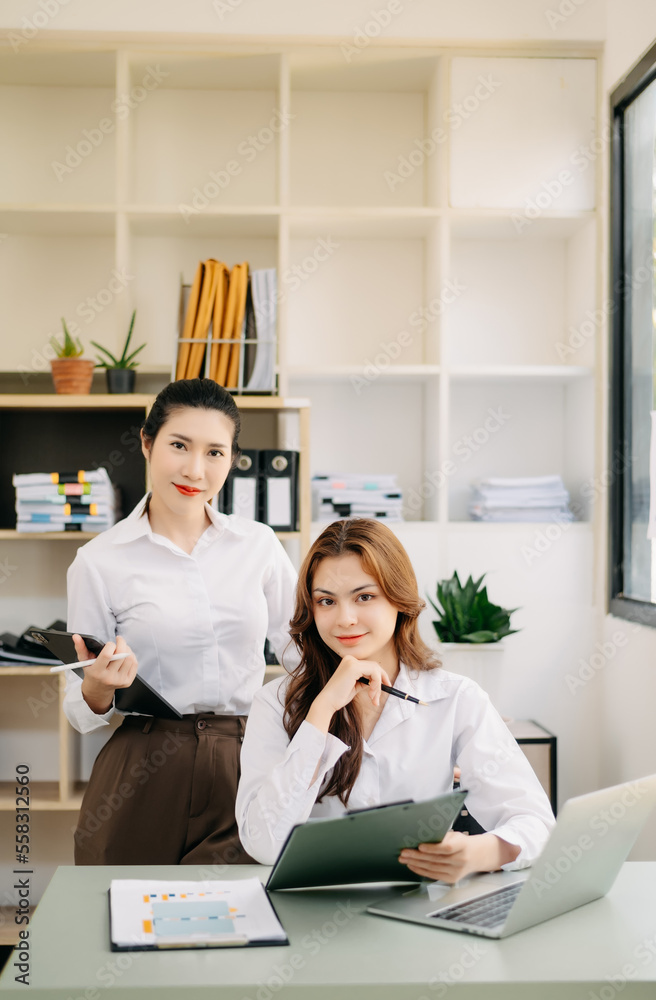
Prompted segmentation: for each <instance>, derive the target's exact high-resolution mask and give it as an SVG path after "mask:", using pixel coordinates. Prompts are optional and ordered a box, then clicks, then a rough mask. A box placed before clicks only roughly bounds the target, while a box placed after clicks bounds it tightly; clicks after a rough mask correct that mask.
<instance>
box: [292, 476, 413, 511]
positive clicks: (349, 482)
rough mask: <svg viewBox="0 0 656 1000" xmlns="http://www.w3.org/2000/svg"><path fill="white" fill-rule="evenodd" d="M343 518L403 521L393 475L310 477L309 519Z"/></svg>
mask: <svg viewBox="0 0 656 1000" xmlns="http://www.w3.org/2000/svg"><path fill="white" fill-rule="evenodd" d="M344 517H375V518H378V519H379V520H381V521H402V520H403V494H402V492H401V489H400V487H399V484H398V482H397V479H396V475H395V474H394V473H383V474H382V475H371V476H367V475H361V474H359V473H347V474H346V475H341V476H340V475H332V476H330V475H325V476H324V475H317V476H313V477H312V519H313V520H314V521H327V522H330V521H337V520H339V519H340V518H344Z"/></svg>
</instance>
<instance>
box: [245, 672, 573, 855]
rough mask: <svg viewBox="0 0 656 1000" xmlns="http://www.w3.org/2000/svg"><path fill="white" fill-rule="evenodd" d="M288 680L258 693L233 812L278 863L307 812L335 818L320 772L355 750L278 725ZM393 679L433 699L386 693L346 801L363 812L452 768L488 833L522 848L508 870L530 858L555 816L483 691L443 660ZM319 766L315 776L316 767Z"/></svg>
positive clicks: (430, 785)
mask: <svg viewBox="0 0 656 1000" xmlns="http://www.w3.org/2000/svg"><path fill="white" fill-rule="evenodd" d="M287 683H289V678H288V677H283V678H279V679H276V680H275V681H272V682H271V683H270V684H267V685H265V687H263V688H262V689H261V690H260V691H258V692H257V694H256V695H255V699H254V701H253V705H252V708H251V712H250V716H249V719H248V724H247V726H246V735H245V737H244V744H243V747H242V755H241V780H240V783H239V791H238V793H237V803H236V809H235V812H236V815H237V822H238V824H239V834H240V837H241V841H242V844H243V845H244V847H245V849H246V850H247V851H248V853H249V854H251V855H252V856H253V857H254V858H256V859H257V860H258V861H260V862H261V863H262V864H273V862H274V861H275V859H276V857H277V856H278V853H279V851H280V849H281V847H282V845H283V843H284V842H285V839H286V837H287V835H288V834H289V831H290V830H291V828H292V827H293V826H294V825H295V824H296V823H304V822H305V821H306V820H307V819H308V818H310V817H313V818H314V817H325V816H339V815H341V814H342V813H344V812H345V808H344V806H343V805H342V803H341V802H340V800H339V799H338V798H337V797H336V796H330V797H327V798H324V799H323V801H322V802H320V803H317V801H316V799H317V796H318V794H319V789H320V788H321V785H322V783H323V782H324V779H325V778H326V777H327V776H328V774H329V772H330V770H331V768H332V767H333V766H334V765H335V763H336V762H337V761H338V760H339V758H340V757H341V755H342V754H343V753H344V752H345V750H348V749H349V748H348V747H347V746H346V744H344V743H342V741H341V740H339V739H337V737H335V736H331V735H330V734H328V735H325V734H324V733H322V732H321V731H320V730H318V729H317V728H316V727H315V726H313V725H312V724H311V723H309V722H307V721H304V722H302V723H301V725H300V727H299V729H298V730H297V732H296V734H295V735H294V738H293V739H292V740H291V742H290V740H289V737H288V736H287V733H286V732H285V729H284V727H283V724H282V714H283V705H284V694H285V685H286V684H287ZM394 686H395V687H396V688H398V689H400V690H401V691H404V692H408V693H409V694H413V695H414V696H415V697H417V698H420V699H421V700H422V701H426V702H428V705H427V706H423V705H415V704H413V703H412V702H408V701H403V700H401V699H400V698H394V697H389V698H388V699H387V702H386V703H385V705H384V707H383V711H382V712H381V715H380V717H379V719H378V721H377V723H376V725H375V727H374V730H373V732H372V734H371V736H370V737H369V739H368V740H367V741H365V742H364V747H363V749H364V753H363V758H362V768H361V770H360V773H359V775H358V777H357V780H356V782H355V785H354V786H353V790H352V792H351V796H350V798H349V802H348V808H349V809H363V808H367V807H370V806H377V805H380V804H382V803H387V802H398V801H401V800H404V799H409V798H410V799H414V800H415V801H420V800H422V799H428V798H431V797H433V796H435V795H439V794H442V793H443V792H448V791H450V790H451V788H452V786H453V768H454V765H456V764H457V765H458V766H459V767H460V770H461V778H460V783H461V787H462V788H463V789H467V790H468V794H467V800H466V805H467V809H468V810H469V812H470V813H471V814H472V816H473V817H474V818H475V819H476V820H478V822H479V823H480V824H481V826H483V827H484V829H485V830H487V831H489V832H491V833H495V834H496V835H497V836H498V837H500V838H501V839H502V840H505V841H507V842H508V843H510V844H514V845H517V846H519V847H520V848H521V850H520V853H519V855H518V856H517V858H516V859H515V861H513V862H511V863H509V864H506V865H504V868H506V869H509V870H510V869H516V868H524V867H526V866H527V865H530V864H532V862H533V861H534V860H535V858H536V857H537V856H538V854H539V853H540V851H541V850H542V848H543V846H544V844H545V842H546V840H547V837H548V835H549V831H550V829H551V827H552V826H553V824H554V822H555V821H554V816H553V813H552V810H551V806H550V804H549V800H548V798H547V796H546V794H545V792H544V790H543V788H542V786H541V784H540V782H539V781H538V779H537V777H536V775H535V773H534V771H533V769H532V768H531V766H530V764H529V763H528V761H527V759H526V757H525V756H524V754H523V753H522V751H521V749H520V747H519V746H518V744H517V743H516V742H515V740H514V739H513V737H512V736H511V734H510V732H509V730H508V728H507V726H506V724H505V723H504V722H503V720H502V719H501V716H500V715H499V714H498V712H497V711H496V709H495V708H494V707H493V706H492V704H491V703H490V700H489V698H488V696H487V694H485V692H484V691H482V689H481V688H480V687H479V686H478V685H477V684H475V683H474V682H473V681H471V680H469V679H468V678H465V677H462V676H460V675H458V674H452V673H448V672H447V671H445V670H443V669H442V668H441V667H440V668H437V669H435V670H430V671H419V672H412V673H411V672H410V671H408V669H407V668H406V667H405V666H404V665H401V669H400V671H399V675H398V677H397V679H396V681H395V682H394ZM317 766H318V773H317V776H316V780H314V781H313V777H314V775H315V771H316V770H317Z"/></svg>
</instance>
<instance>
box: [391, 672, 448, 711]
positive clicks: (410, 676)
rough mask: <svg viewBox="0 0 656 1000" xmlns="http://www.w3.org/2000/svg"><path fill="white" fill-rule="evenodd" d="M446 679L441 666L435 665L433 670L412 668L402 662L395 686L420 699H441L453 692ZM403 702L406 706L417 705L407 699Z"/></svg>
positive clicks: (398, 689)
mask: <svg viewBox="0 0 656 1000" xmlns="http://www.w3.org/2000/svg"><path fill="white" fill-rule="evenodd" d="M445 680H446V678H445V676H444V673H443V670H442V668H441V667H435V668H434V669H433V670H410V668H409V667H407V666H406V665H405V663H401V664H400V667H399V674H398V677H397V678H396V680H395V681H394V687H395V688H396V689H397V691H407V693H408V694H411V695H412V696H413V697H414V698H419V700H420V701H439V700H440V699H442V698H448V697H449V694H450V693H451V692H450V691H449V689H448V686H447V684H446V683H445ZM395 700H398V699H395ZM401 704H402V705H405V706H406V707H408V706H411V707H413V708H414V707H416V706H415V705H414V703H413V702H408V701H405V702H401Z"/></svg>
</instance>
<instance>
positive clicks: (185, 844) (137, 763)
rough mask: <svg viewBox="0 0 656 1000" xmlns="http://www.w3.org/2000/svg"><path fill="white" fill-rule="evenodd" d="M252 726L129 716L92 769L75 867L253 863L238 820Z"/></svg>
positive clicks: (237, 718) (230, 720)
mask: <svg viewBox="0 0 656 1000" xmlns="http://www.w3.org/2000/svg"><path fill="white" fill-rule="evenodd" d="M245 724H246V716H242V715H212V714H209V713H202V714H200V715H194V716H185V717H184V718H183V719H177V720H171V721H169V720H168V719H151V718H146V717H145V716H134V715H128V716H126V717H125V719H124V720H123V723H122V725H121V726H120V727H119V728H118V729H117V730H116V732H115V733H114V734H113V736H112V737H111V739H109V740H108V742H107V743H106V744H105V746H104V747H103V749H102V750H101V751H100V753H99V754H98V757H97V758H96V761H95V763H94V765H93V770H92V772H91V778H90V780H89V785H88V787H87V790H86V792H85V795H84V798H83V800H82V808H81V810H80V816H79V819H78V825H77V829H76V830H75V863H76V864H77V865H146V864H149V865H176V864H182V865H185V864H189V865H192V864H194V865H195V864H199V865H213V866H218V867H221V866H223V865H228V864H253V863H254V862H253V859H252V858H251V857H249V855H248V854H246V852H245V850H244V849H243V847H242V846H241V843H240V840H239V833H238V830H237V823H236V820H235V797H236V795H237V785H238V783H239V775H240V768H239V757H240V753H241V743H242V740H243V736H244V728H245ZM208 877H215V878H220V877H221V873H220V872H217V873H213V874H211V875H208Z"/></svg>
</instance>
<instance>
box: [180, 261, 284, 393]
mask: <svg viewBox="0 0 656 1000" xmlns="http://www.w3.org/2000/svg"><path fill="white" fill-rule="evenodd" d="M276 315H277V290H276V272H275V269H274V268H268V269H265V270H260V271H253V272H252V274H250V273H249V268H248V263H246V262H244V263H242V264H235V266H234V267H233V268H232V270H231V269H230V268H229V267H228V266H227V264H224V263H222V262H221V261H218V260H214V259H212V258H210V259H209V260H206V261H201V262H200V263H199V264H198V267H197V268H196V274H195V276H194V281H193V284H192V285H184V284H183V285H182V287H181V295H180V317H179V336H178V356H177V360H176V367H175V377H176V379H182V378H199V377H200V376H202V375H206V376H207V377H209V378H211V379H214V381H215V382H218V383H219V385H223V386H225V387H226V388H227V389H230V390H234V391H236V392H242V391H244V390H247V391H251V392H252V391H259V392H272V391H273V390H274V388H275V360H276Z"/></svg>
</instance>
